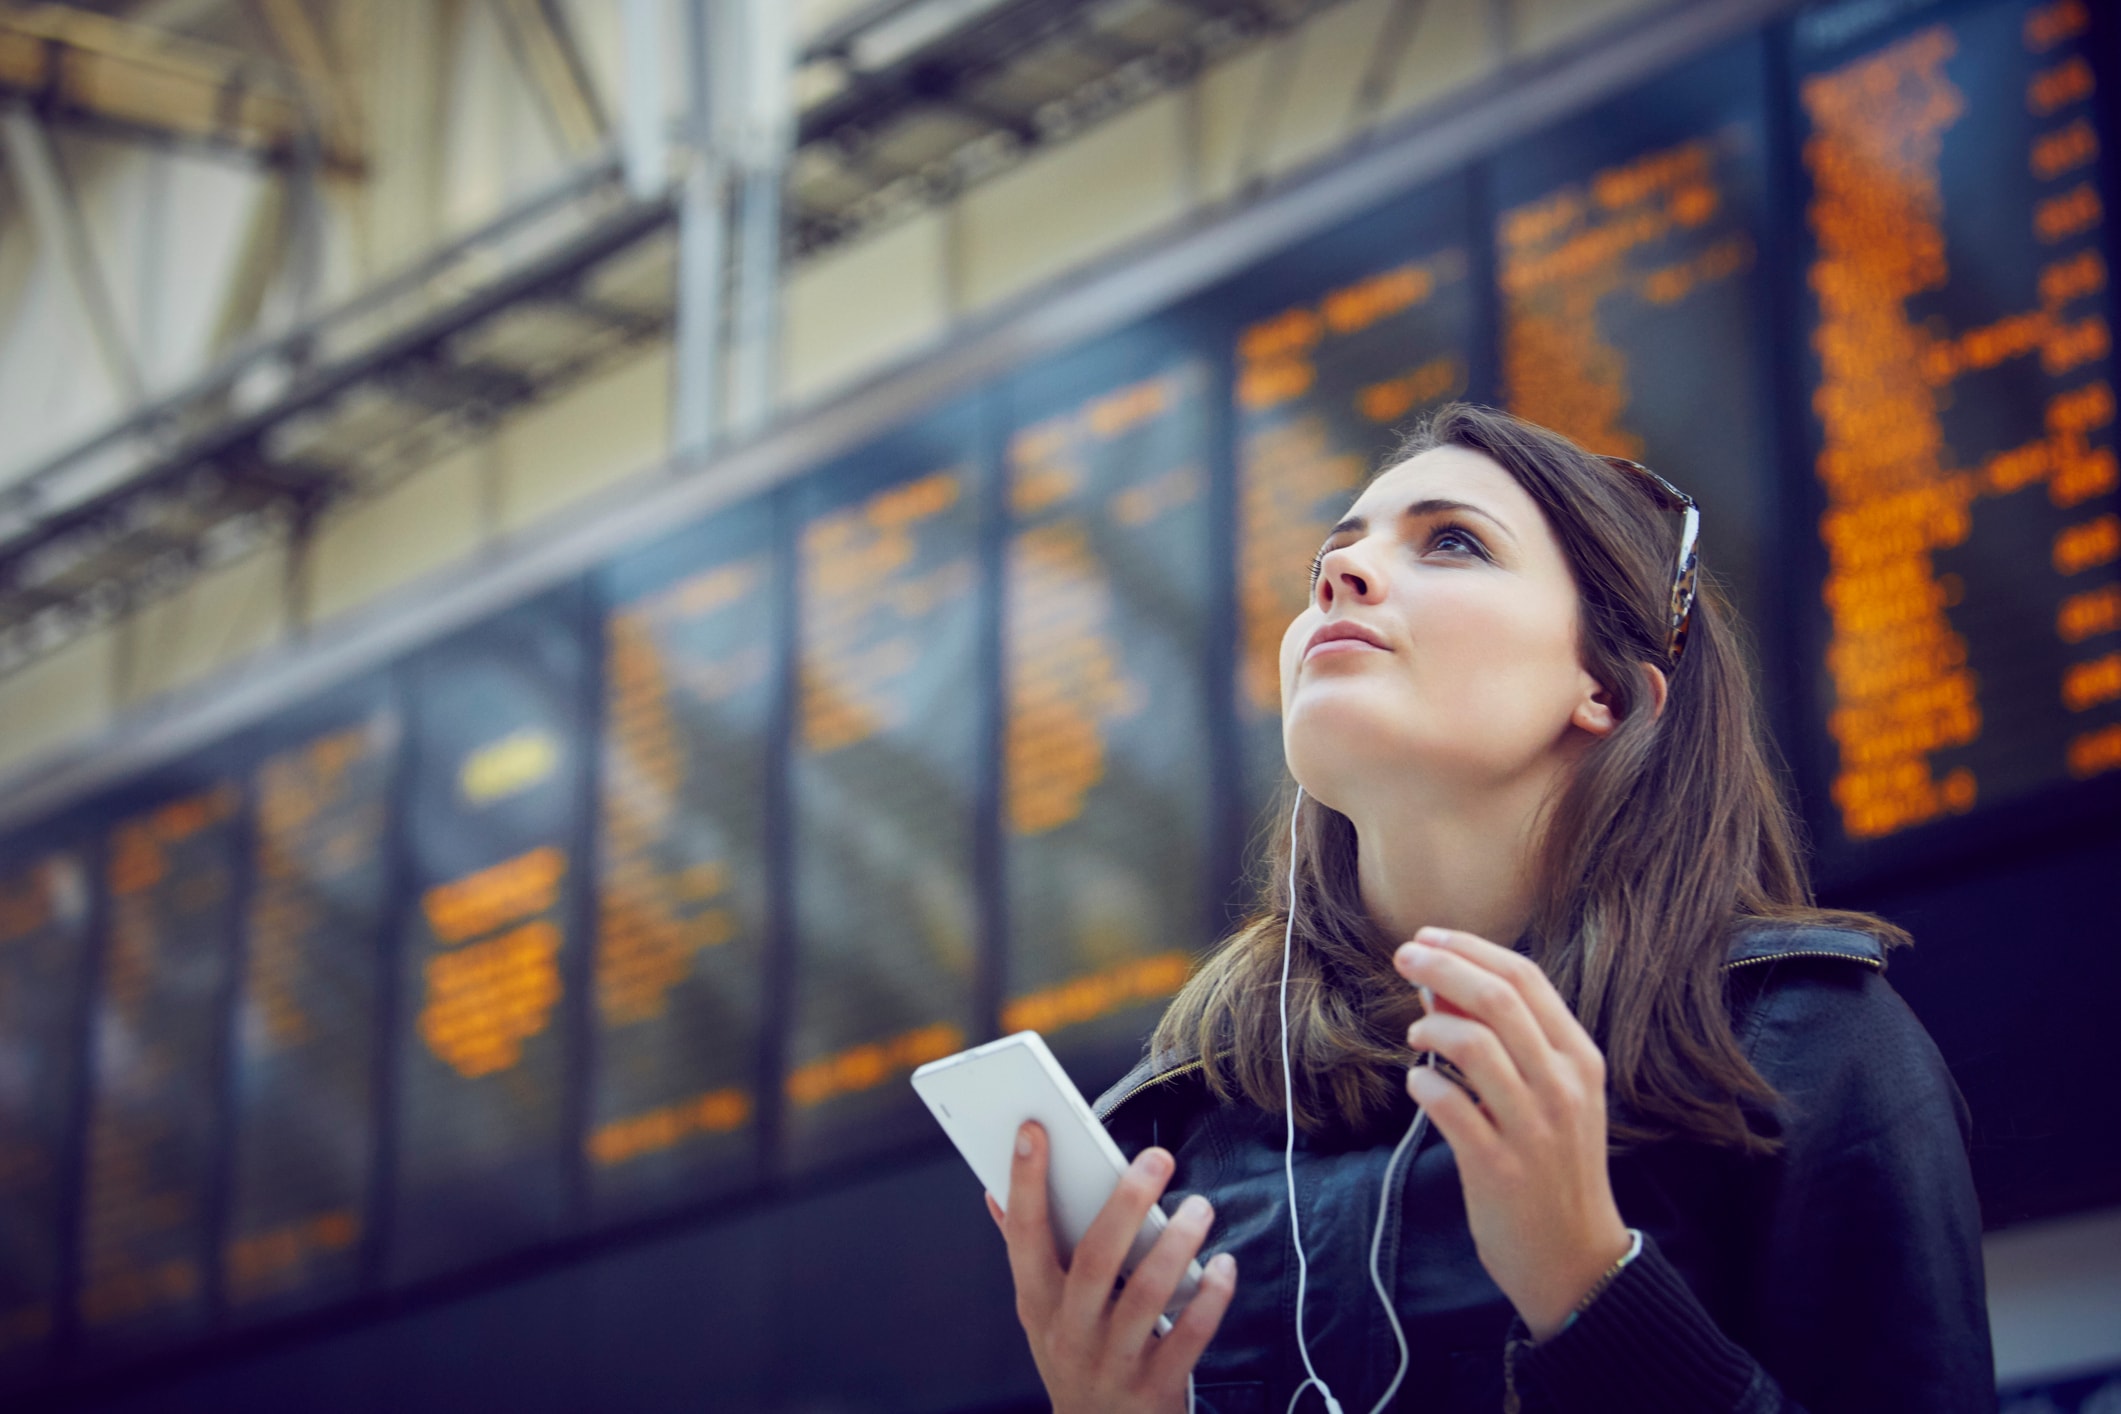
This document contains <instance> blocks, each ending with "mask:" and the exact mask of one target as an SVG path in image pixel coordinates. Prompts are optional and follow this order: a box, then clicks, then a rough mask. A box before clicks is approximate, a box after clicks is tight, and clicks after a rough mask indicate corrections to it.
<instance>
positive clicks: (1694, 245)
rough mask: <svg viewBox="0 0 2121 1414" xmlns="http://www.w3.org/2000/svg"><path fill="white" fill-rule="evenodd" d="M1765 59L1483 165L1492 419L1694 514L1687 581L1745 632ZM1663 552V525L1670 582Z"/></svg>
mask: <svg viewBox="0 0 2121 1414" xmlns="http://www.w3.org/2000/svg"><path fill="white" fill-rule="evenodd" d="M1766 80H1767V63H1766V45H1765V43H1764V42H1763V41H1761V40H1758V39H1748V40H1745V41H1743V42H1741V43H1737V44H1733V45H1730V46H1728V47H1726V48H1724V49H1722V50H1719V51H1717V52H1716V53H1714V54H1711V55H1708V56H1706V57H1704V58H1701V59H1697V60H1695V61H1693V62H1691V63H1689V64H1686V65H1684V66H1682V67H1680V68H1678V69H1675V70H1673V71H1672V72H1671V73H1669V74H1666V75H1663V76H1661V77H1659V78H1658V79H1656V80H1655V81H1653V82H1651V83H1647V84H1644V85H1642V86H1640V87H1638V88H1635V89H1631V90H1630V91H1629V92H1628V93H1627V94H1626V95H1624V96H1623V97H1620V98H1617V99H1614V100H1612V101H1611V102H1609V103H1607V104H1605V105H1603V106H1602V107H1600V108H1597V109H1595V110H1593V111H1591V112H1589V113H1582V114H1577V115H1575V116H1573V117H1571V118H1570V119H1569V120H1568V121H1567V122H1565V123H1561V124H1557V125H1555V126H1554V127H1552V128H1550V129H1548V130H1547V131H1545V132H1542V133H1540V134H1538V135H1537V136H1535V137H1531V138H1528V139H1526V140H1525V141H1523V142H1521V143H1519V144H1517V145H1515V146H1513V147H1511V148H1509V149H1507V150H1505V151H1504V152H1502V153H1501V154H1499V155H1498V156H1497V157H1496V158H1495V160H1494V162H1493V163H1492V164H1491V167H1490V172H1491V181H1492V184H1493V199H1494V203H1495V279H1496V284H1497V287H1498V289H1499V292H1500V328H1499V330H1498V333H1499V355H1500V365H1501V371H1502V384H1503V397H1504V400H1505V403H1506V405H1507V406H1508V407H1509V409H1510V411H1511V412H1514V413H1516V414H1518V415H1519V416H1520V417H1525V418H1528V419H1530V420H1531V421H1533V422H1536V423H1539V424H1541V425H1542V426H1545V427H1551V428H1553V429H1554V430H1555V431H1557V432H1561V433H1564V434H1566V435H1568V436H1570V437H1573V438H1575V439H1576V440H1577V441H1578V442H1580V443H1581V444H1583V445H1584V446H1585V447H1588V448H1589V449H1590V450H1592V451H1594V452H1601V453H1605V454H1608V455H1613V456H1622V457H1627V458H1630V459H1631V460H1634V461H1639V462H1642V463H1644V464H1646V465H1648V466H1649V467H1650V468H1651V469H1652V470H1654V471H1656V472H1657V473H1658V474H1660V475H1662V476H1663V477H1665V478H1666V479H1667V480H1669V481H1671V482H1673V483H1674V484H1676V485H1677V486H1679V487H1680V488H1681V489H1682V490H1684V491H1686V492H1687V493H1688V494H1689V495H1691V496H1692V497H1693V498H1694V499H1695V500H1696V501H1697V502H1699V503H1700V507H1701V539H1700V555H1701V565H1702V569H1703V571H1704V572H1705V573H1708V574H1712V575H1714V576H1715V577H1717V578H1718V579H1720V580H1721V581H1722V582H1723V584H1724V586H1725V587H1726V588H1727V589H1728V590H1729V591H1730V592H1731V594H1732V596H1733V598H1734V599H1735V600H1736V601H1737V605H1738V607H1739V609H1740V610H1741V611H1742V612H1743V613H1744V614H1745V615H1746V616H1747V617H1749V618H1757V617H1758V616H1760V615H1761V614H1762V612H1763V611H1767V610H1770V609H1772V607H1773V606H1772V605H1771V603H1770V599H1769V594H1770V593H1771V592H1772V591H1770V590H1769V589H1768V588H1767V585H1766V582H1765V579H1764V571H1765V569H1766V563H1765V561H1766V557H1767V555H1768V553H1769V550H1768V547H1769V545H1770V544H1771V543H1772V541H1773V538H1774V534H1775V530H1776V519H1777V516H1778V504H1779V503H1778V501H1777V498H1776V496H1775V494H1774V489H1773V488H1774V478H1773V472H1774V460H1773V455H1772V453H1773V446H1772V443H1771V442H1770V439H1769V427H1770V421H1769V413H1770V411H1771V407H1772V404H1771V402H1770V398H1769V383H1768V380H1767V377H1766V374H1767V371H1768V364H1767V350H1768V348H1769V345H1768V343H1767V339H1768V335H1769V321H1768V319H1767V317H1766V310H1765V303H1766V301H1765V296H1764V290H1765V288H1766V286H1765V282H1764V280H1763V278H1762V272H1761V270H1760V262H1761V258H1762V254H1761V253H1762V248H1763V244H1764V241H1765V235H1764V231H1765V226H1766V220H1765V210H1766V199H1765V191H1766V184H1767V170H1768V164H1767V150H1766V149H1767V133H1766V107H1767V102H1766V99H1767V95H1766ZM1679 535H1680V522H1679V517H1678V516H1676V515H1674V516H1673V517H1672V544H1673V550H1674V568H1675V570H1676V568H1677V550H1678V543H1679Z"/></svg>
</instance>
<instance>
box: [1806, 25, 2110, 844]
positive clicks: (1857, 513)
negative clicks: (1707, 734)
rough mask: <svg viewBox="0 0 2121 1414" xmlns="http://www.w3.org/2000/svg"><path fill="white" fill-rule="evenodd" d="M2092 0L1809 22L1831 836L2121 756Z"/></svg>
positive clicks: (1948, 807) (1821, 722)
mask: <svg viewBox="0 0 2121 1414" xmlns="http://www.w3.org/2000/svg"><path fill="white" fill-rule="evenodd" d="M2090 10H2091V7H2087V6H2085V5H2082V4H2069V3H2063V4H2042V5H2025V4H1992V5H1978V6H1958V7H1952V8H1950V9H1948V10H1942V11H1940V12H1937V13H1936V14H1935V17H1934V18H1928V19H1927V20H1926V22H1925V21H1917V22H1914V23H1902V24H1899V25H1896V26H1893V27H1891V28H1889V29H1884V30H1880V29H1879V28H1878V27H1877V26H1876V24H1875V23H1866V18H1867V17H1866V16H1865V15H1864V14H1863V13H1862V12H1860V11H1858V10H1856V9H1854V8H1852V7H1848V6H1839V7H1834V8H1832V9H1828V10H1824V11H1821V12H1819V13H1817V14H1811V15H1806V16H1803V17H1801V18H1800V19H1799V20H1797V21H1796V22H1794V24H1793V26H1792V35H1793V39H1792V49H1793V52H1794V55H1795V59H1796V69H1797V82H1796V94H1795V107H1796V110H1797V113H1798V115H1799V121H1800V123H1801V133H1800V140H1801V142H1802V159H1803V167H1804V171H1805V176H1806V179H1807V181H1808V188H1807V191H1806V195H1805V203H1804V208H1803V233H1802V236H1803V259H1804V262H1805V266H1804V276H1805V278H1804V288H1805V289H1806V291H1807V292H1808V296H1809V300H1808V304H1807V306H1806V309H1805V317H1806V321H1807V322H1806V328H1805V334H1806V349H1807V354H1808V356H1809V363H1808V382H1809V394H1810V398H1809V405H1810V411H1811V413H1812V419H1811V426H1812V432H1813V435H1814V437H1815V439H1816V440H1815V442H1814V444H1813V447H1812V451H1813V470H1814V473H1815V475H1816V478H1817V483H1818V488H1819V495H1820V514H1819V517H1818V521H1817V530H1818V539H1819V544H1820V547H1821V552H1822V556H1823V569H1822V574H1821V576H1820V579H1819V581H1818V582H1817V597H1816V600H1815V601H1814V603H1815V604H1816V605H1817V606H1818V607H1816V608H1814V609H1813V614H1814V615H1815V616H1816V617H1814V618H1813V619H1812V621H1811V625H1810V626H1811V627H1812V629H1813V631H1814V636H1813V639H1812V643H1811V650H1812V651H1811V655H1810V656H1811V657H1812V662H1813V665H1814V673H1813V677H1812V681H1813V683H1814V690H1813V693H1812V705H1813V708H1814V712H1815V714H1816V718H1815V720H1816V722H1817V724H1818V730H1817V734H1816V735H1817V740H1818V742H1819V746H1820V753H1819V756H1820V759H1819V760H1818V762H1817V767H1818V774H1819V775H1820V776H1821V777H1823V778H1824V780H1825V784H1826V791H1825V794H1826V797H1827V800H1828V801H1829V802H1830V804H1829V806H1828V808H1827V809H1825V810H1824V811H1822V815H1823V818H1824V823H1825V824H1826V827H1827V840H1826V842H1827V843H1828V844H1830V845H1837V846H1840V847H1842V849H1843V851H1844V852H1848V847H1850V846H1862V845H1865V844H1868V843H1871V842H1876V841H1881V840H1884V839H1886V838H1887V837H1889V836H1893V835H1897V834H1900V833H1902V832H1904V831H1909V830H1913V829H1916V828H1917V827H1919V826H1923V825H1925V824H1927V823H1929V822H1932V821H1939V820H1945V819H1949V818H1952V817H1955V816H1963V815H1967V814H1969V813H1972V812H1976V811H1979V810H1981V809H1982V808H1983V807H1985V806H1990V805H1995V804H1999V803H2003V802H2009V801H2014V800H2027V799H2030V798H2032V797H2035V796H2037V795H2038V794H2040V793H2041V792H2044V791H2047V790H2050V789H2051V788H2053V787H2056V786H2059V785H2063V784H2065V783H2068V782H2072V781H2080V780H2090V779H2093V778H2096V777H2102V776H2108V775H2109V774H2110V773H2112V772H2114V771H2116V770H2117V769H2121V519H2117V516H2116V511H2117V507H2121V501H2117V499H2116V473H2115V451H2114V435H2113V423H2114V391H2113V376H2114V361H2113V357H2112V353H2111V340H2112V295H2111V293H2110V284H2109V268H2108V254H2107V238H2108V230H2107V223H2106V221H2105V216H2104V213H2105V210H2106V201H2107V192H2106V190H2105V188H2104V186H2103V185H2102V182H2101V179H2100V164H2099V155H2100V137H2099V132H2098V115H2097V113H2096V111H2095V107H2094V100H2095V97H2096V96H2097V92H2098V86H2099V80H2098V76H2097V75H2096V74H2095V71H2094V67H2093V64H2092V60H2091V54H2090V48H2091V46H2090V37H2091V36H2090V34H2089V30H2090V26H2091V12H2090Z"/></svg>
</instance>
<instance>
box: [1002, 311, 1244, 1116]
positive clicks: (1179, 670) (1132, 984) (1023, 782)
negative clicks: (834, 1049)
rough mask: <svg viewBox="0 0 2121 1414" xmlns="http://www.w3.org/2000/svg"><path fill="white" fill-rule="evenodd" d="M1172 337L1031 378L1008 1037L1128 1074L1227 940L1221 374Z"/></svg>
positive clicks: (1011, 812) (1020, 583)
mask: <svg viewBox="0 0 2121 1414" xmlns="http://www.w3.org/2000/svg"><path fill="white" fill-rule="evenodd" d="M1173 342H1174V341H1172V340H1170V339H1167V338H1166V337H1164V334H1163V331H1162V330H1160V329H1157V328H1155V327H1150V328H1147V329H1142V330H1138V331H1133V332H1130V333H1128V334H1125V335H1121V336H1119V337H1117V338H1114V339H1110V340H1107V341H1105V342H1103V343H1101V344H1098V345H1095V346H1093V347H1091V348H1089V349H1086V350H1083V351H1080V352H1078V353H1075V354H1072V355H1070V356H1068V357H1066V358H1064V359H1061V360H1059V361H1058V362H1056V363H1054V364H1050V365H1047V366H1045V367H1042V368H1038V369H1035V370H1033V371H1031V372H1028V373H1025V374H1023V375H1021V376H1019V377H1018V378H1017V379H1015V380H1013V382H1012V383H1011V385H1010V389H1009V401H1010V413H1011V429H1012V430H1011V431H1010V433H1009V436H1008V444H1007V451H1006V456H1005V466H1006V476H1007V497H1008V505H1009V531H1008V538H1007V541H1006V548H1005V551H1004V571H1003V586H1002V603H1003V616H1002V625H1003V628H1002V633H1003V654H1002V657H1003V684H1004V700H1005V705H1006V718H1005V724H1004V729H1003V737H1002V759H1003V768H1002V820H1003V840H1004V843H1003V874H1004V878H1005V880H1006V895H1007V917H1008V932H1007V937H1008V946H1007V960H1006V963H1005V965H1004V969H1003V975H1004V977H1005V979H1006V991H1005V999H1004V1001H1003V1004H1002V1012H1001V1028H1002V1030H1003V1032H1004V1033H1007V1032H1013V1031H1020V1030H1026V1029H1029V1030H1034V1031H1038V1032H1040V1033H1041V1034H1042V1035H1044V1036H1045V1038H1046V1040H1047V1041H1048V1042H1049V1043H1050V1044H1051V1045H1052V1046H1053V1049H1054V1051H1055V1053H1056V1054H1057V1055H1058V1056H1059V1057H1060V1058H1061V1060H1062V1061H1063V1063H1065V1064H1066V1065H1067V1066H1068V1068H1069V1071H1070V1073H1071V1074H1072V1075H1073V1076H1074V1078H1075V1081H1076V1083H1077V1085H1078V1086H1080V1087H1081V1088H1083V1089H1084V1090H1085V1091H1086V1092H1089V1093H1095V1091H1096V1090H1098V1089H1099V1088H1102V1086H1104V1085H1105V1084H1107V1083H1109V1082H1110V1081H1112V1080H1115V1079H1117V1078H1118V1077H1119V1075H1120V1073H1121V1072H1123V1071H1124V1070H1125V1069H1126V1068H1127V1066H1128V1065H1130V1064H1131V1063H1132V1062H1133V1061H1134V1060H1135V1058H1136V1057H1137V1055H1138V1054H1139V1052H1140V1048H1141V1040H1142V1037H1143V1035H1145V1034H1146V1032H1147V1031H1148V1029H1149V1028H1150V1027H1151V1026H1152V1025H1154V1024H1155V1019H1156V1017H1157V1015H1158V1013H1159V1012H1161V1010H1162V1008H1163V1004H1164V1002H1165V1001H1167V1000H1168V999H1169V997H1170V996H1171V994H1172V993H1173V992H1175V991H1177V990H1178V988H1179V986H1180V985H1181V984H1183V983H1184V981H1185V979H1186V975H1187V973H1188V972H1189V971H1190V970H1191V968H1192V964H1193V960H1194V958H1195V957H1196V956H1197V955H1198V952H1199V949H1200V948H1201V947H1202V946H1204V945H1205V944H1206V943H1207V942H1208V941H1209V939H1208V937H1207V936H1206V934H1207V928H1208V917H1209V914H1208V894H1209V890H1208V881H1207V878H1206V873H1205V862H1206V861H1205V855H1206V850H1207V842H1208V829H1209V818H1210V810H1211V807H1212V795H1213V792H1212V791H1211V789H1210V785H1209V774H1208V762H1209V759H1210V751H1211V740H1212V733H1213V729H1214V714H1213V713H1212V712H1211V710H1210V706H1209V703H1208V701H1207V697H1206V685H1207V672H1206V665H1207V658H1206V651H1205V650H1206V647H1207V642H1208V637H1209V622H1210V611H1211V610H1210V600H1211V597H1212V595H1213V592H1214V584H1213V578H1212V576H1213V549H1214V547H1213V524H1212V517H1211V500H1210V496H1209V459H1210V454H1211V445H1210V436H1211V432H1212V427H1211V423H1210V417H1211V413H1212V407H1211V401H1210V399H1211V390H1210V386H1209V367H1208V364H1207V361H1206V360H1205V359H1204V358H1202V357H1200V356H1199V355H1197V354H1193V353H1190V352H1188V351H1187V350H1186V349H1185V348H1184V347H1183V346H1179V347H1175V348H1174V347H1171V346H1170V345H1171V344H1172V343H1173Z"/></svg>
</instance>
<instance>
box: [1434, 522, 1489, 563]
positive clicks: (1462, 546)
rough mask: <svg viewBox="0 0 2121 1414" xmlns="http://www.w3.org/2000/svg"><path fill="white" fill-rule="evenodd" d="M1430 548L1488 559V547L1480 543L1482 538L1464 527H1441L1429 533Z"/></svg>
mask: <svg viewBox="0 0 2121 1414" xmlns="http://www.w3.org/2000/svg"><path fill="white" fill-rule="evenodd" d="M1429 548H1430V549H1432V550H1445V549H1451V550H1455V551H1456V552H1457V553H1459V554H1466V555H1477V556H1478V557H1480V558H1481V559H1483V560H1485V559H1486V558H1488V547H1487V546H1485V545H1483V544H1481V543H1480V537H1479V536H1477V535H1475V534H1474V533H1473V532H1472V531H1470V530H1467V529H1466V528H1465V527H1464V526H1462V525H1439V526H1437V527H1436V529H1434V530H1432V531H1430V532H1429Z"/></svg>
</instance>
